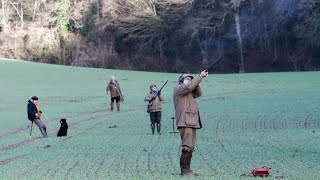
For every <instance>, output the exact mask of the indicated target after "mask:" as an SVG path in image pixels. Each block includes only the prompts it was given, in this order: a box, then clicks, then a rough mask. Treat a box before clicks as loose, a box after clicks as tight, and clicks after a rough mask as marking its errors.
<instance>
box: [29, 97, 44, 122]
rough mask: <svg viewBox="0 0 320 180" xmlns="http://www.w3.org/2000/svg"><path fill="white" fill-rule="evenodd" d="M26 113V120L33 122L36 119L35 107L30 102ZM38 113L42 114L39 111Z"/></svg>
mask: <svg viewBox="0 0 320 180" xmlns="http://www.w3.org/2000/svg"><path fill="white" fill-rule="evenodd" d="M27 112H28V119H29V120H30V121H34V120H35V119H36V114H37V107H36V105H34V104H33V103H32V102H31V101H30V100H29V101H28V106H27ZM40 113H42V112H41V111H40Z"/></svg>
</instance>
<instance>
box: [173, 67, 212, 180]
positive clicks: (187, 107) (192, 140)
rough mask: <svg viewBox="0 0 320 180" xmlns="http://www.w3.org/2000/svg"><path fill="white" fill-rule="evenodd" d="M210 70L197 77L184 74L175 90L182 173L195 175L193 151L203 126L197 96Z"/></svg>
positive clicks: (174, 99)
mask: <svg viewBox="0 0 320 180" xmlns="http://www.w3.org/2000/svg"><path fill="white" fill-rule="evenodd" d="M207 75H208V72H206V71H202V72H201V73H200V74H199V75H198V76H196V77H195V78H194V77H193V76H192V75H191V74H182V75H181V76H180V77H179V84H177V85H176V86H175V87H174V90H173V103H174V108H175V116H176V124H177V127H178V130H179V132H180V137H181V146H182V150H181V156H180V168H181V175H195V176H197V174H196V173H193V172H192V171H191V169H190V163H191V158H192V153H193V151H194V148H195V145H196V129H200V128H202V125H201V120H200V114H199V108H198V105H197V102H196V100H195V98H197V97H199V96H201V93H202V92H201V88H200V86H199V84H200V82H201V81H202V79H203V78H205V77H206V76H207Z"/></svg>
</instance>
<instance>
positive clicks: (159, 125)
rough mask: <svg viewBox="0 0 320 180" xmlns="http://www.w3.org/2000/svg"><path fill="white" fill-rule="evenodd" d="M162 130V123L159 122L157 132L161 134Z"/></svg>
mask: <svg viewBox="0 0 320 180" xmlns="http://www.w3.org/2000/svg"><path fill="white" fill-rule="evenodd" d="M160 131H161V124H160V123H157V133H158V134H161V133H160Z"/></svg>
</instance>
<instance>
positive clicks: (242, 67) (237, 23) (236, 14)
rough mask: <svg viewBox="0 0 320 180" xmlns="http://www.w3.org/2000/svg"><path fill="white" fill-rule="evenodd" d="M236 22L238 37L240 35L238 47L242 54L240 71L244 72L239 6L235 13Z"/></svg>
mask: <svg viewBox="0 0 320 180" xmlns="http://www.w3.org/2000/svg"><path fill="white" fill-rule="evenodd" d="M234 17H235V22H236V30H237V37H238V48H239V55H240V67H239V73H244V72H245V70H244V59H243V53H242V38H241V28H240V18H239V8H237V9H236V13H235V16H234Z"/></svg>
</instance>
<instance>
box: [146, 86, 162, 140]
mask: <svg viewBox="0 0 320 180" xmlns="http://www.w3.org/2000/svg"><path fill="white" fill-rule="evenodd" d="M144 101H146V102H148V109H147V111H148V113H149V114H150V121H151V125H150V126H151V132H152V134H154V130H155V126H156V125H155V124H157V133H158V134H160V133H161V123H160V122H161V104H162V101H163V98H162V96H161V92H160V91H158V89H157V86H156V85H155V84H151V86H150V92H148V93H147V95H146V97H145V98H144Z"/></svg>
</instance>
